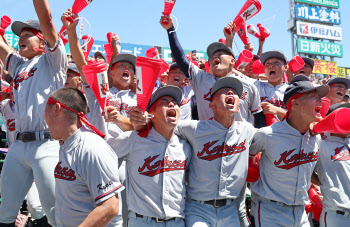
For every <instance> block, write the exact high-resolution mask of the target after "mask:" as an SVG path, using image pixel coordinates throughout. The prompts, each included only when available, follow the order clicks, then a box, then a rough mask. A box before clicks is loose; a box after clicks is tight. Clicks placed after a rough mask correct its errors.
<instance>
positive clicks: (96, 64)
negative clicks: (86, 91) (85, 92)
mask: <svg viewBox="0 0 350 227" xmlns="http://www.w3.org/2000/svg"><path fill="white" fill-rule="evenodd" d="M83 72H84V75H85V77H86V79H87V81H88V82H89V85H90V87H91V90H92V91H93V93H94V95H95V97H96V99H97V102H98V104H99V105H100V107H101V109H102V111H105V108H106V104H107V102H106V101H107V100H106V98H107V94H108V92H109V85H108V76H107V65H106V63H105V62H104V61H88V62H87V65H84V66H83Z"/></svg>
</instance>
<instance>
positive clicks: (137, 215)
mask: <svg viewBox="0 0 350 227" xmlns="http://www.w3.org/2000/svg"><path fill="white" fill-rule="evenodd" d="M135 214H136V217H138V218H143V217H148V216H143V215H141V214H137V213H135ZM151 219H152V220H155V221H156V222H158V223H159V222H166V221H175V220H176V218H169V219H161V218H153V217H151Z"/></svg>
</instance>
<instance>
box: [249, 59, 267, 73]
mask: <svg viewBox="0 0 350 227" xmlns="http://www.w3.org/2000/svg"><path fill="white" fill-rule="evenodd" d="M252 71H253V73H254V74H256V75H259V74H262V73H265V66H264V65H263V64H262V63H261V61H260V60H256V61H254V63H253V65H252Z"/></svg>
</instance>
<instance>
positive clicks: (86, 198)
mask: <svg viewBox="0 0 350 227" xmlns="http://www.w3.org/2000/svg"><path fill="white" fill-rule="evenodd" d="M86 112H87V103H86V99H85V97H84V95H83V93H82V92H80V91H79V90H78V89H75V88H62V89H59V90H57V91H55V92H53V93H52V94H51V95H50V98H49V99H48V102H47V104H46V108H45V120H46V122H47V124H48V127H49V129H50V132H51V136H52V138H54V139H57V140H62V141H63V143H62V145H61V147H60V152H59V160H58V163H57V165H56V168H55V178H56V203H55V216H56V222H57V226H107V224H108V223H109V222H110V221H111V220H112V219H113V218H114V217H115V216H116V215H117V214H118V211H119V201H118V196H117V194H118V192H120V191H121V190H123V189H124V186H123V185H122V184H121V183H120V182H119V175H118V157H117V156H116V155H115V153H114V152H113V150H112V149H111V148H110V147H109V146H108V145H107V143H106V142H105V141H104V140H103V139H102V138H101V137H100V136H98V135H96V134H95V133H93V132H92V131H91V130H94V131H95V132H96V133H97V134H98V133H99V132H98V131H97V130H95V128H94V127H92V126H91V124H90V123H89V122H88V121H87V118H86V117H85V115H84V114H85V113H86ZM82 122H84V123H85V124H86V125H83V124H82ZM87 126H88V127H89V128H88V127H87ZM110 226H115V223H113V222H112V223H110Z"/></svg>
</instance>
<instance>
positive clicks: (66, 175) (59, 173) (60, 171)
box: [55, 162, 76, 181]
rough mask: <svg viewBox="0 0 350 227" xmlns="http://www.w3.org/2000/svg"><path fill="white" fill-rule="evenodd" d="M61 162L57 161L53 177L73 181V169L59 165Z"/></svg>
mask: <svg viewBox="0 0 350 227" xmlns="http://www.w3.org/2000/svg"><path fill="white" fill-rule="evenodd" d="M61 163H62V162H59V163H57V165H56V168H55V178H60V179H63V180H68V181H75V179H76V176H75V171H74V170H72V169H68V167H63V168H62V166H61Z"/></svg>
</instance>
